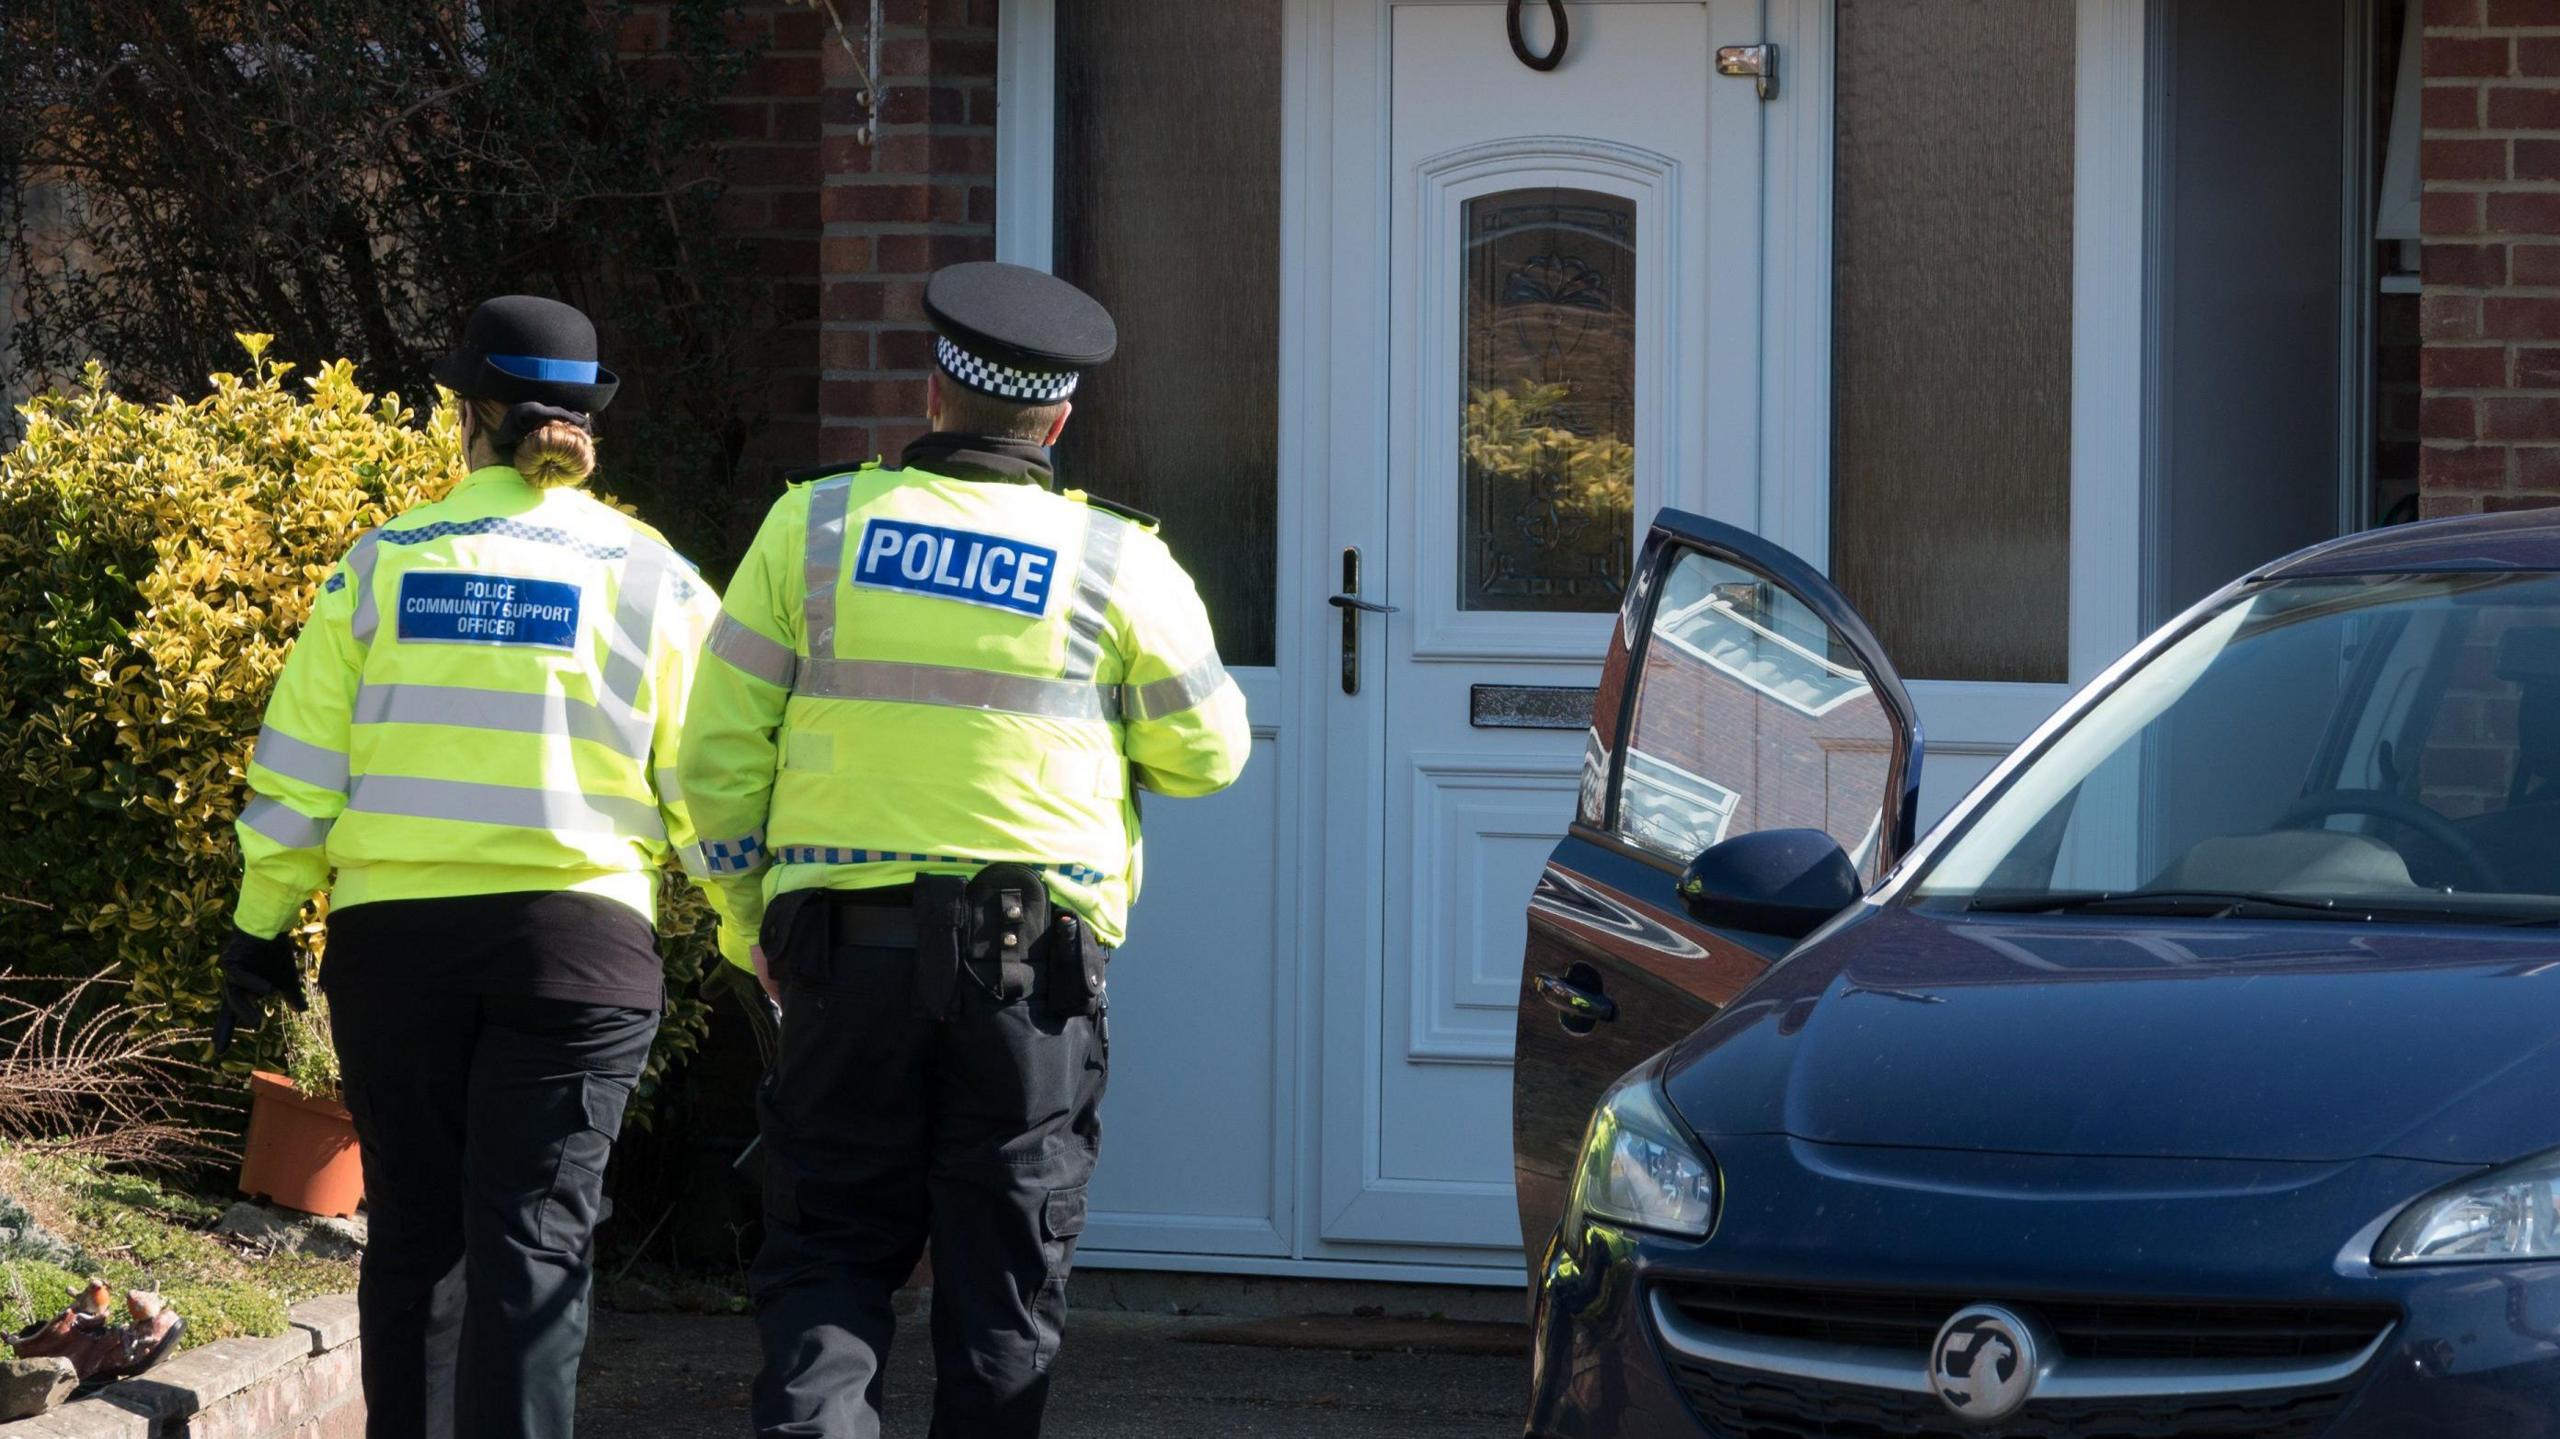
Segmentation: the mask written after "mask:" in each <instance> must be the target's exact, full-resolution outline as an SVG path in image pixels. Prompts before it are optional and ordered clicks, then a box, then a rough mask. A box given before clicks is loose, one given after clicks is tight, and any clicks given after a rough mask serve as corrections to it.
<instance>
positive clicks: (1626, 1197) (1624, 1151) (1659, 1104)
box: [1573, 1067, 1716, 1239]
mask: <svg viewBox="0 0 2560 1439" xmlns="http://www.w3.org/2000/svg"><path fill="white" fill-rule="evenodd" d="M1573 1195H1574V1207H1575V1208H1576V1209H1577V1210H1579V1211H1580V1212H1581V1213H1583V1214H1586V1215H1589V1216H1591V1217H1594V1218H1599V1219H1606V1220H1609V1221H1611V1222H1613V1223H1618V1224H1627V1225H1633V1226H1635V1227H1636V1228H1639V1229H1658V1230H1661V1231H1662V1232H1663V1233H1665V1234H1677V1235H1680V1236H1682V1237H1683V1238H1688V1239H1704V1238H1705V1237H1706V1236H1707V1229H1708V1227H1709V1226H1710V1225H1711V1224H1713V1223H1714V1221H1715V1214H1716V1171H1715V1164H1714V1163H1713V1161H1711V1160H1709V1159H1708V1158H1707V1156H1705V1155H1704V1154H1701V1153H1699V1152H1698V1147H1697V1144H1696V1143H1695V1142H1694V1141H1692V1140H1691V1139H1690V1138H1689V1137H1688V1133H1687V1131H1686V1130H1685V1129H1684V1128H1682V1126H1681V1124H1680V1121H1678V1120H1677V1119H1674V1118H1672V1116H1671V1109H1670V1106H1669V1105H1667V1104H1665V1103H1664V1102H1663V1100H1662V1092H1661V1086H1660V1084H1659V1083H1657V1082H1656V1079H1655V1077H1654V1074H1653V1071H1652V1069H1651V1068H1650V1067H1648V1068H1646V1069H1643V1070H1639V1071H1637V1072H1636V1073H1635V1074H1633V1075H1630V1076H1628V1077H1627V1078H1625V1079H1622V1080H1619V1081H1618V1083H1617V1086H1616V1087H1615V1088H1613V1089H1611V1090H1610V1091H1609V1092H1608V1093H1607V1094H1605V1095H1603V1096H1601V1098H1600V1107H1599V1108H1598V1109H1596V1110H1594V1111H1593V1112H1592V1115H1591V1128H1590V1130H1589V1132H1587V1133H1586V1134H1585V1135H1584V1136H1583V1140H1582V1167H1581V1170H1580V1172H1579V1173H1578V1174H1577V1175H1576V1176H1575V1178H1574V1190H1573Z"/></svg>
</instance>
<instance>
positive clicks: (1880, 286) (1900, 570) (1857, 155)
mask: <svg viewBox="0 0 2560 1439" xmlns="http://www.w3.org/2000/svg"><path fill="white" fill-rule="evenodd" d="M1838 17H1839V18H1838V50H1837V57H1838V58H1837V65H1838V71H1837V81H1836V83H1837V87H1838V88H1837V102H1836V103H1837V110H1836V115H1835V119H1834V126H1835V142H1834V143H1835V146H1836V150H1835V160H1834V172H1833V178H1832V206H1833V210H1832V295H1833V307H1834V308H1833V319H1832V326H1833V329H1832V347H1833V348H1832V386H1833V388H1832V395H1833V400H1832V451H1831V463H1832V509H1831V536H1832V538H1831V563H1832V574H1833V576H1834V578H1835V579H1836V580H1838V582H1839V584H1840V586H1841V588H1842V589H1843V590H1845V591H1846V592H1847V593H1848V595H1849V598H1850V599H1851V600H1852V601H1853V602H1855V603H1856V604H1857V606H1858V608H1859V609H1860V610H1861V611H1863V612H1864V613H1865V614H1866V616H1867V618H1868V620H1869V621H1870V622H1871V623H1872V624H1873V625H1874V626H1875V630H1876V634H1877V636H1878V638H1880V639H1882V640H1883V641H1884V645H1885V649H1886V651H1887V652H1888V653H1890V654H1891V655H1892V657H1893V661H1894V665H1895V667H1896V668H1897V669H1898V670H1900V671H1901V673H1902V675H1903V676H1904V677H1905V678H1908V679H1937V680H2021V681H2060V680H2062V679H2064V678H2066V677H2067V676H2068V674H2069V661H2070V647H2069V634H2070V575H2071V571H2070V540H2071V240H2072V204H2071V198H2072V160H2071V152H2072V98H2073V90H2074V85H2073V64H2074V45H2073V23H2074V21H2073V17H2074V7H2072V6H2070V5H2066V4H2062V3H2059V0H1839V11H1838ZM2132 542H2133V537H2131V536H2126V537H2125V543H2128V544H2130V543H2132Z"/></svg>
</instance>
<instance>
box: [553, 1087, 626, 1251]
mask: <svg viewBox="0 0 2560 1439" xmlns="http://www.w3.org/2000/svg"><path fill="white" fill-rule="evenodd" d="M630 1102H631V1090H630V1088H629V1087H628V1086H625V1085H620V1084H616V1083H614V1082H613V1081H612V1080H610V1079H606V1078H604V1077H603V1076H601V1075H595V1074H587V1075H581V1076H579V1078H578V1110H577V1113H576V1114H574V1115H571V1116H567V1117H568V1119H569V1120H570V1122H571V1123H572V1124H573V1125H574V1126H575V1127H574V1128H572V1129H571V1130H570V1131H569V1133H568V1135H567V1136H566V1137H565V1138H564V1139H562V1140H561V1143H560V1163H559V1165H558V1166H557V1167H556V1168H555V1169H554V1170H553V1171H552V1176H551V1192H550V1193H549V1194H547V1195H545V1196H544V1197H543V1201H542V1223H541V1226H540V1234H541V1240H542V1247H543V1248H545V1249H547V1250H551V1251H553V1252H555V1253H561V1254H584V1253H586V1252H587V1249H588V1246H589V1243H590V1241H592V1240H593V1238H594V1236H595V1229H596V1215H597V1210H598V1209H599V1208H601V1207H602V1204H603V1202H604V1167H605V1161H607V1160H608V1159H610V1158H612V1156H613V1141H614V1137H615V1136H616V1135H618V1134H620V1133H621V1132H622V1112H623V1110H624V1108H625V1107H626V1106H628V1105H629V1104H630Z"/></svg>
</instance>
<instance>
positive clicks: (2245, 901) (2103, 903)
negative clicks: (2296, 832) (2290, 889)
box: [1965, 889, 2560, 925]
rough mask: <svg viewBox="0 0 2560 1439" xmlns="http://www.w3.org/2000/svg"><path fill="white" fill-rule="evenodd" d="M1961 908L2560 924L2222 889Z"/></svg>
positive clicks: (2101, 894) (2061, 894) (2552, 918)
mask: <svg viewBox="0 0 2560 1439" xmlns="http://www.w3.org/2000/svg"><path fill="white" fill-rule="evenodd" d="M1965 908H1966V909H1967V910H1969V911H1972V912H1974V913H1977V914H2160V915H2194V916H2198V917H2202V918H2207V919H2309V920H2320V919H2328V920H2339V921H2344V922H2350V923H2352V922H2359V921H2375V920H2399V921H2403V922H2407V921H2412V920H2448V921H2451V922H2453V923H2456V924H2500V925H2536V924H2545V925H2547V924H2560V915H2520V914H2516V913H2514V912H2512V911H2500V910H2481V909H2466V908H2463V907H2461V906H2459V905H2434V904H2375V903H2371V902H2368V901H2363V900H2352V899H2309V898H2304V897H2302V896H2299V895H2286V894H2258V893H2252V892H2249V891H2246V890H2220V889H2118V890H2106V889H2081V890H2052V891H2049V892H2046V893H2042V894H1994V895H1976V896H1975V897H1974V898H1973V899H1971V900H1969V901H1967V902H1966V904H1965Z"/></svg>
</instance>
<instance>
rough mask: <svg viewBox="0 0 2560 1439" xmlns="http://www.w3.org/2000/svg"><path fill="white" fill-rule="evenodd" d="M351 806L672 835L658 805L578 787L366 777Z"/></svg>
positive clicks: (413, 815) (414, 815)
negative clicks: (528, 787)
mask: <svg viewBox="0 0 2560 1439" xmlns="http://www.w3.org/2000/svg"><path fill="white" fill-rule="evenodd" d="M347 809H348V811H349V812H350V813H354V812H358V811H361V812H363V813H366V814H391V815H402V816H406V817H408V818H410V819H451V820H463V821H466V822H468V823H472V824H503V825H511V826H513V827H515V828H517V829H548V830H563V829H565V830H579V831H584V832H589V833H598V832H600V833H605V834H619V835H629V836H632V837H635V838H639V839H657V840H663V839H665V838H666V837H667V830H666V825H665V823H664V822H663V821H661V820H660V819H659V818H658V807H657V806H656V805H654V804H651V803H650V802H649V801H647V800H641V799H625V798H623V797H622V796H620V795H610V794H581V793H579V792H577V791H574V790H556V789H519V788H517V787H516V786H514V785H507V784H480V783H477V782H474V781H471V780H459V779H418V778H415V777H412V776H407V775H388V774H369V775H364V776H362V777H360V778H358V779H357V780H356V782H355V788H354V789H353V790H351V791H350V792H349V793H348V795H347Z"/></svg>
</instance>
